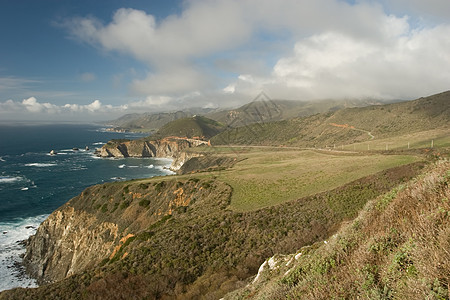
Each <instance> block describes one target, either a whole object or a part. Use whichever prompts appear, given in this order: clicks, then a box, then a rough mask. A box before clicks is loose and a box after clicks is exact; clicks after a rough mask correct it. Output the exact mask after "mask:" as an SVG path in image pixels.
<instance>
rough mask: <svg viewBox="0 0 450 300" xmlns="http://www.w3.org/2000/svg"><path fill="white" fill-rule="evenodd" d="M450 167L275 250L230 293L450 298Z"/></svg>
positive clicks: (233, 296)
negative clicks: (305, 241) (322, 235)
mask: <svg viewBox="0 0 450 300" xmlns="http://www.w3.org/2000/svg"><path fill="white" fill-rule="evenodd" d="M449 170H450V164H449V163H448V161H447V162H443V161H441V162H439V163H437V164H436V165H435V166H434V167H433V168H431V170H428V173H427V174H426V175H423V176H420V177H419V178H418V179H417V180H414V181H411V182H409V183H403V184H401V185H399V186H397V187H396V188H395V189H393V190H392V191H390V192H389V193H386V194H384V195H383V196H380V197H378V198H376V199H375V200H371V201H369V202H368V203H367V204H366V206H365V207H364V209H362V210H361V212H360V214H359V216H358V217H357V218H356V219H355V220H354V221H352V222H348V223H346V224H345V225H343V226H342V228H341V229H340V230H339V231H338V232H337V233H336V234H335V235H333V236H330V237H329V238H328V239H327V240H326V241H325V242H324V241H321V242H320V243H315V244H313V245H311V246H308V247H303V248H301V249H299V250H297V251H296V252H295V253H294V254H291V255H286V256H285V255H276V256H273V257H272V258H271V259H272V261H271V266H270V268H269V267H268V266H267V267H266V268H265V269H264V271H263V272H261V273H260V274H259V276H258V279H256V280H255V281H253V283H252V284H250V285H248V286H246V287H245V288H243V289H241V290H239V291H236V292H234V293H230V294H229V295H227V296H226V297H224V299H227V300H237V299H255V300H256V299H449V282H450V255H449V252H448V249H449V248H450V202H449V200H448V199H450V190H449V188H448V185H449V184H450V173H449V172H450V171H449ZM266 265H267V263H266Z"/></svg>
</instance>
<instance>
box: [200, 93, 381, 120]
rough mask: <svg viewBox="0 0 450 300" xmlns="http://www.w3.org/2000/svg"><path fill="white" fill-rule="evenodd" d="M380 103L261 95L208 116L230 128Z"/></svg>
mask: <svg viewBox="0 0 450 300" xmlns="http://www.w3.org/2000/svg"><path fill="white" fill-rule="evenodd" d="M380 103H382V102H379V101H363V100H318V101H294V100H270V99H268V97H267V96H264V94H261V95H260V96H259V97H257V99H256V100H255V101H252V102H250V103H248V104H245V105H243V106H241V107H239V108H237V109H231V110H224V111H218V112H210V113H208V114H206V116H207V117H209V118H211V119H214V120H216V121H219V122H221V123H223V124H226V125H227V126H229V127H241V126H246V125H249V124H254V123H265V122H274V121H280V120H289V119H292V118H298V117H305V116H310V115H314V114H317V113H325V112H330V111H331V112H332V111H336V110H339V109H343V108H348V107H363V106H367V105H373V104H380Z"/></svg>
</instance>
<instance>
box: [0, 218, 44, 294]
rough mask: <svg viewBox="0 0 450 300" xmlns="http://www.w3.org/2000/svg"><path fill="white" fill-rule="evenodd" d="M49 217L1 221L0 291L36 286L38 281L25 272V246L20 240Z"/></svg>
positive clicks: (32, 232)
mask: <svg viewBox="0 0 450 300" xmlns="http://www.w3.org/2000/svg"><path fill="white" fill-rule="evenodd" d="M46 217H47V215H40V216H35V217H30V218H25V219H19V220H17V221H15V222H0V262H1V263H0V291H3V290H7V289H11V288H15V287H36V286H37V284H36V281H35V280H34V279H31V278H29V277H28V276H26V275H25V274H24V272H23V271H24V270H23V269H21V267H20V263H21V261H22V259H21V258H20V256H21V255H23V254H24V253H25V247H24V246H23V244H20V243H18V242H20V241H23V240H26V239H27V238H28V237H29V236H30V235H32V234H34V233H35V232H36V229H37V227H38V226H39V224H40V223H41V222H42V221H43V220H44V219H45V218H46Z"/></svg>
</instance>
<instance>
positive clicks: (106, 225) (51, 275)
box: [23, 179, 228, 284]
mask: <svg viewBox="0 0 450 300" xmlns="http://www.w3.org/2000/svg"><path fill="white" fill-rule="evenodd" d="M202 184H203V183H202V182H201V181H197V180H188V181H185V182H180V181H174V180H168V181H155V180H148V179H147V180H142V181H135V182H128V183H107V184H103V185H97V186H93V187H90V188H87V189H86V190H85V191H83V193H81V194H80V195H79V196H77V197H75V198H73V199H71V200H70V201H69V202H67V203H66V204H65V205H63V206H62V207H61V208H59V209H57V210H56V211H54V212H53V213H52V214H51V215H50V216H49V217H48V218H47V219H46V220H45V221H44V222H43V223H42V224H41V225H40V226H39V228H38V230H37V232H36V234H35V235H34V236H32V237H30V238H29V240H28V244H27V251H26V254H25V257H24V260H23V261H24V264H25V266H26V269H27V272H28V273H29V274H30V275H31V276H32V277H34V278H36V279H37V280H38V282H39V284H44V283H51V282H55V281H59V280H62V279H64V278H66V277H68V276H71V275H74V274H78V273H81V272H83V271H85V270H87V269H89V268H93V267H97V266H98V265H99V264H100V263H101V262H102V261H105V260H111V259H113V258H114V257H115V256H116V255H118V258H119V259H123V258H124V257H125V256H126V255H127V254H125V253H122V252H120V249H121V246H122V245H124V243H126V242H127V241H128V240H129V239H130V238H133V237H134V236H135V235H137V234H138V233H139V232H141V231H142V230H145V229H147V228H149V226H151V225H152V224H154V223H155V222H158V221H160V220H161V219H163V218H165V217H167V216H171V215H173V214H177V213H178V212H179V209H180V208H181V210H182V211H184V210H186V209H187V208H188V207H192V206H193V207H194V208H195V209H196V210H202V209H204V207H209V206H210V205H209V204H208V205H205V203H206V202H205V201H217V197H216V196H215V195H214V191H212V190H207V191H206V190H205V189H204V188H203V187H202ZM225 189H227V187H225ZM209 197H210V198H211V199H212V200H208V199H210V198H209ZM193 199H196V200H193ZM200 199H201V200H200ZM227 201H228V197H226V198H225V202H224V206H223V207H225V206H226V205H228V202H227ZM194 202H196V203H194ZM118 253H119V254H118Z"/></svg>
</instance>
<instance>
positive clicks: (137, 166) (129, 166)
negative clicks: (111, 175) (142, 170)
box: [128, 166, 139, 168]
mask: <svg viewBox="0 0 450 300" xmlns="http://www.w3.org/2000/svg"><path fill="white" fill-rule="evenodd" d="M128 168H139V166H128Z"/></svg>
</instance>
